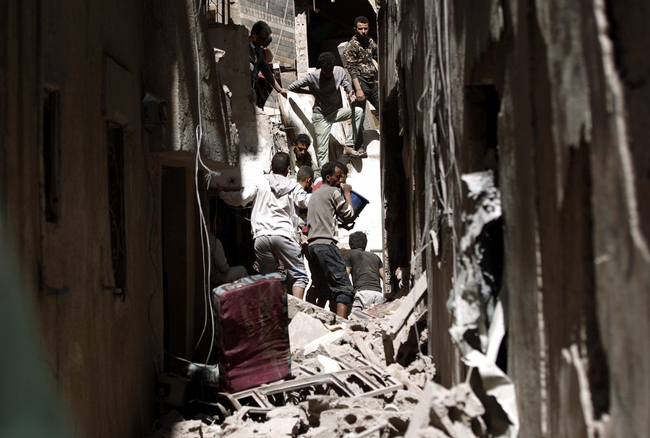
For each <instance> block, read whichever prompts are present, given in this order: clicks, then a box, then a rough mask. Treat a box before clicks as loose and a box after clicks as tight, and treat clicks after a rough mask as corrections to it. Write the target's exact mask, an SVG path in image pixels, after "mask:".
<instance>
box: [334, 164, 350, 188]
mask: <svg viewBox="0 0 650 438" xmlns="http://www.w3.org/2000/svg"><path fill="white" fill-rule="evenodd" d="M336 165H337V166H339V167H340V168H341V184H345V183H346V182H347V180H348V166H346V165H345V164H343V163H341V162H340V161H337V162H336Z"/></svg>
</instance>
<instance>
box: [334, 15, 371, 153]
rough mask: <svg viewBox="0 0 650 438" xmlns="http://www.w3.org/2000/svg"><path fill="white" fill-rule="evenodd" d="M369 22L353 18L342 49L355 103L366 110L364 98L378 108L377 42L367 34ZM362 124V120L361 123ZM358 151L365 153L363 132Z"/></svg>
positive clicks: (365, 19)
mask: <svg viewBox="0 0 650 438" xmlns="http://www.w3.org/2000/svg"><path fill="white" fill-rule="evenodd" d="M369 26H370V25H369V22H368V19H367V18H366V17H363V16H360V17H357V18H355V19H354V36H353V37H352V39H351V40H350V41H349V42H348V43H347V44H346V46H345V49H344V50H343V58H344V59H345V66H346V68H347V70H348V72H349V73H350V77H351V78H352V85H353V86H354V90H355V96H356V98H357V105H358V106H359V107H361V109H362V110H363V111H364V116H365V110H366V100H368V101H369V102H370V103H371V104H372V106H374V107H375V108H376V109H379V90H378V88H377V66H376V63H377V44H375V42H374V41H373V40H372V38H370V37H369V36H368V30H369ZM361 126H363V122H362V125H361ZM357 144H359V145H360V146H359V149H358V150H359V153H360V154H363V155H366V150H365V147H364V146H363V133H360V135H359V141H358V142H357Z"/></svg>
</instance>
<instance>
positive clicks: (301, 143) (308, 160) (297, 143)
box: [289, 134, 320, 178]
mask: <svg viewBox="0 0 650 438" xmlns="http://www.w3.org/2000/svg"><path fill="white" fill-rule="evenodd" d="M292 146H293V147H292V151H291V152H289V157H290V158H291V169H290V172H291V175H292V176H293V175H296V172H298V170H299V169H300V167H301V166H309V167H311V168H312V169H313V170H314V173H315V174H316V178H319V177H320V168H319V167H318V165H317V164H316V161H315V160H314V159H313V157H312V156H311V153H309V146H311V138H309V136H308V135H307V134H298V135H297V136H296V138H295V140H294V141H293V144H292Z"/></svg>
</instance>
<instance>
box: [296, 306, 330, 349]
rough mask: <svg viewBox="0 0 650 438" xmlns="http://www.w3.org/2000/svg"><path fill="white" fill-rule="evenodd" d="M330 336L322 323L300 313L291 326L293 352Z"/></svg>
mask: <svg viewBox="0 0 650 438" xmlns="http://www.w3.org/2000/svg"><path fill="white" fill-rule="evenodd" d="M328 334H330V331H329V330H327V329H326V328H325V326H323V323H322V322H320V321H319V320H317V319H316V318H312V317H311V316H309V315H305V314H304V313H298V314H296V315H295V316H294V318H293V319H292V320H291V323H290V324H289V341H290V343H291V352H292V353H293V352H295V351H297V350H299V349H301V348H303V347H304V346H305V345H307V344H309V343H310V342H312V341H314V340H317V339H318V338H321V337H323V336H325V335H328Z"/></svg>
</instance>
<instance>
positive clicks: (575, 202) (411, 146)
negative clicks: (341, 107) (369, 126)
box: [379, 0, 650, 437]
mask: <svg viewBox="0 0 650 438" xmlns="http://www.w3.org/2000/svg"><path fill="white" fill-rule="evenodd" d="M630 11H634V12H630ZM648 12H649V10H648V6H647V5H643V4H641V2H639V1H624V2H618V3H616V5H615V4H613V2H603V1H597V0H596V1H586V0H584V1H578V2H568V1H565V0H553V1H551V2H522V1H516V0H511V1H504V2H499V1H490V2H484V3H482V4H480V5H478V4H474V3H472V4H471V5H470V4H469V3H468V2H449V1H443V0H439V1H436V0H421V1H418V2H415V3H414V4H413V3H409V4H408V7H407V6H406V4H405V3H401V2H400V3H394V2H385V3H384V4H383V5H382V8H381V9H380V11H379V32H380V65H381V75H382V81H383V84H382V88H381V100H382V118H381V120H382V160H383V161H382V170H383V175H384V176H383V178H384V181H383V182H384V184H383V187H384V202H385V205H386V208H385V223H386V234H385V241H386V245H385V257H386V259H385V265H386V270H387V271H388V272H387V274H388V278H389V279H391V287H392V288H396V287H398V283H397V280H396V279H395V278H394V274H395V271H396V268H398V267H400V268H402V270H404V269H405V268H408V269H409V270H410V274H411V275H412V276H414V277H415V278H418V277H419V276H420V275H421V273H423V272H426V273H427V275H428V282H429V284H428V288H429V292H428V299H429V332H430V333H431V335H430V337H429V339H430V344H429V347H430V354H432V356H433V359H434V361H435V362H436V365H437V369H438V373H439V375H440V380H441V382H442V383H443V384H445V385H446V386H450V385H452V384H455V383H458V382H459V381H461V380H463V378H464V376H465V372H466V368H464V366H462V365H460V362H459V357H461V356H464V357H465V358H466V353H467V351H466V350H464V349H463V348H466V347H467V346H468V345H469V347H471V348H472V349H474V351H479V352H482V353H487V351H486V343H485V342H482V341H483V340H484V336H487V334H485V333H484V332H482V331H481V330H486V327H489V324H488V325H485V324H484V325H483V326H481V324H483V322H482V321H484V320H485V319H486V318H487V320H488V323H489V321H490V319H491V316H490V312H489V309H490V307H489V299H486V298H488V297H489V296H494V295H489V296H488V295H481V294H480V293H478V294H470V293H469V291H471V290H472V288H471V287H468V283H467V281H466V280H467V279H468V278H471V276H470V275H469V274H471V273H473V274H476V270H478V271H479V272H480V274H481V276H482V277H483V280H485V281H484V282H485V283H486V284H489V285H491V287H492V290H494V291H496V292H497V293H496V296H497V300H498V301H500V302H501V303H502V305H503V310H504V314H505V322H506V330H507V332H506V334H505V341H504V342H503V345H502V346H501V348H500V350H499V352H498V354H497V358H496V359H495V360H496V363H497V364H498V365H499V366H500V367H501V369H503V370H504V371H505V372H506V373H507V375H508V376H509V377H511V378H512V379H513V380H514V383H515V387H516V393H517V406H518V409H519V419H520V423H521V435H520V436H523V437H528V436H536V437H537V436H552V437H559V436H596V435H597V434H599V433H602V431H603V430H605V431H608V433H610V434H611V435H610V436H621V437H628V436H647V435H648V433H649V432H650V420H648V419H647V415H645V412H647V411H648V408H649V404H650V399H649V396H648V394H649V391H648V389H649V386H650V377H648V376H649V373H648V369H647V368H648V367H649V366H650V365H648V364H649V363H650V362H649V361H648V359H649V357H648V355H650V350H649V349H648V348H647V347H648V341H647V333H648V329H649V328H650V327H648V325H649V321H650V314H649V313H650V302H649V299H648V295H647V290H648V286H649V284H650V274H648V272H650V271H648V264H649V263H650V255H649V254H650V253H649V252H648V243H647V240H648V233H649V230H650V219H648V215H647V214H646V213H647V212H646V209H647V208H648V207H647V206H646V205H645V203H643V202H641V200H642V199H645V198H646V197H647V196H648V194H649V192H650V189H649V187H648V183H649V178H648V171H649V167H650V162H649V161H648V152H647V151H648V149H647V148H646V147H645V146H644V145H643V144H642V139H643V138H644V134H645V130H646V129H647V128H646V127H645V126H646V125H645V124H642V123H640V120H639V117H642V116H641V114H646V113H647V109H648V108H647V107H648V105H649V102H650V101H649V100H648V98H647V93H648V91H647V90H648V87H647V85H646V83H647V76H648V68H647V63H648V61H647V57H646V56H644V55H643V49H642V48H643V47H644V46H645V44H643V43H644V42H645V41H646V40H647V39H648V37H647V35H646V34H645V33H643V31H642V24H641V23H643V22H645V21H646V20H647V18H648ZM481 171H491V172H492V173H493V175H494V176H495V187H496V188H497V189H498V192H499V193H500V205H501V208H502V210H503V211H502V215H503V217H502V221H503V222H502V225H501V224H499V226H498V227H497V228H496V229H495V228H494V227H492V230H494V231H496V232H493V233H492V235H491V236H489V238H486V237H485V236H483V238H481V239H478V240H477V241H476V242H475V244H473V245H470V247H469V248H464V249H463V248H462V239H463V236H466V235H467V233H468V231H470V228H471V224H472V223H473V222H472V220H473V219H474V218H475V217H476V216H475V215H476V212H477V210H476V209H475V207H476V206H475V203H474V202H472V201H471V199H470V197H469V196H468V194H469V192H470V190H469V189H468V186H467V184H466V182H464V181H463V179H464V178H463V177H464V176H466V175H468V174H473V173H475V172H481ZM404 224H408V225H407V226H404ZM499 228H500V229H501V231H502V233H499V232H498V229H499ZM501 246H502V247H503V251H502V257H503V263H502V264H500V263H498V260H499V254H500V251H499V247H501ZM479 253H480V254H483V257H482V260H484V261H487V262H489V263H488V264H487V265H486V264H485V263H482V262H481V263H479V262H478V260H475V259H474V258H472V256H471V255H472V254H479ZM486 254H487V255H486ZM468 255H470V256H469V257H468ZM481 276H479V277H476V276H474V278H480V277H481ZM473 284H477V283H476V282H475V283H473ZM478 284H479V285H480V286H481V287H478V288H477V287H475V288H474V290H484V289H483V288H482V287H483V284H482V283H481V282H480V281H479V282H478ZM450 297H451V300H450ZM469 297H471V298H472V299H475V300H477V301H474V302H472V303H473V304H474V308H475V310H476V311H477V312H478V314H477V315H476V319H475V321H474V322H473V323H472V324H469V325H470V326H471V327H469V328H471V330H466V331H462V335H463V336H458V330H457V329H458V327H459V326H458V324H457V323H458V318H457V317H458V314H457V312H456V310H457V309H458V305H457V304H458V303H462V301H463V299H464V298H469ZM457 298H460V301H458V300H457ZM448 301H449V303H450V306H449V308H450V310H451V311H452V313H453V316H452V313H450V312H449V311H448V309H447V303H448ZM467 302H469V301H467ZM454 303H455V304H456V305H454ZM477 303H478V304H477ZM452 326H453V329H452V330H451V332H452V333H451V334H450V332H449V331H450V328H452ZM452 337H454V339H455V340H456V342H457V344H458V346H460V347H463V348H461V349H460V350H459V349H457V348H456V346H455V345H453V344H452V340H451V339H452Z"/></svg>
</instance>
